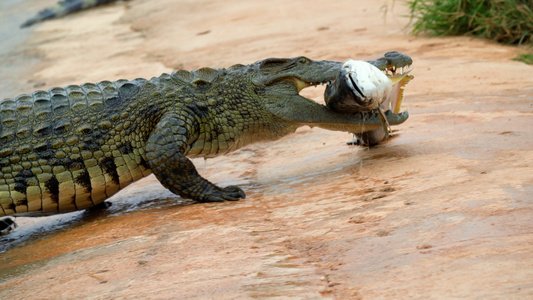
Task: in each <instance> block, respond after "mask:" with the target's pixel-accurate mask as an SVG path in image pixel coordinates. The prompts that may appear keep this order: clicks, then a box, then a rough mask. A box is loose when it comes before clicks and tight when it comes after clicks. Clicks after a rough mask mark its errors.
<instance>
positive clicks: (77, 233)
mask: <svg viewBox="0 0 533 300" xmlns="http://www.w3.org/2000/svg"><path fill="white" fill-rule="evenodd" d="M54 1H55V0H46V1H36V0H26V1H14V0H11V1H5V3H4V2H2V4H1V5H2V12H1V14H2V19H5V20H8V21H6V22H2V23H1V24H0V34H1V38H2V40H3V41H9V42H8V43H4V42H3V43H2V45H1V47H0V57H2V60H3V61H4V62H8V61H9V63H2V64H1V65H0V70H1V71H0V74H1V76H2V81H1V82H0V97H1V98H5V97H12V96H15V95H16V94H17V93H22V92H31V91H33V90H34V89H48V88H51V87H53V86H66V85H68V84H73V83H75V84H80V83H83V82H91V81H92V82H94V81H100V80H104V79H108V80H116V79H119V78H130V79H131V78H136V77H152V76H157V75H159V74H160V73H162V72H170V71H172V70H173V69H178V68H185V69H194V68H198V67H202V66H212V67H227V66H229V65H231V64H235V63H250V62H253V61H256V60H259V59H263V58H266V57H274V56H278V57H292V56H297V55H306V56H308V57H310V58H314V59H331V60H345V59H347V58H357V59H373V58H376V57H379V56H381V55H382V54H383V53H384V52H386V51H389V50H398V51H401V52H403V53H406V54H409V55H411V56H412V58H413V60H414V65H413V67H414V71H413V73H412V74H413V75H415V79H414V80H413V81H412V82H411V83H409V85H408V88H407V89H406V100H405V102H404V104H405V105H406V106H407V107H408V108H409V112H410V115H411V117H410V119H409V120H408V121H407V122H406V123H404V124H403V125H401V126H397V127H396V128H397V129H399V132H398V133H397V134H396V135H395V136H394V137H393V138H392V139H391V140H390V141H388V142H387V143H384V144H382V145H380V146H378V147H375V148H371V149H368V148H357V147H351V146H347V145H345V142H346V141H348V140H350V139H351V136H350V135H349V134H347V133H336V132H328V131H325V130H320V129H310V128H301V129H299V130H298V131H297V132H296V133H295V134H293V135H290V136H287V137H285V138H283V139H282V140H279V141H277V142H274V143H265V144H256V145H252V146H250V147H247V148H245V149H242V150H240V151H238V152H235V153H232V154H229V155H226V156H224V157H218V158H215V159H210V160H207V161H204V160H195V164H196V165H197V167H198V169H199V171H200V172H201V173H202V174H203V175H204V176H205V177H207V178H209V179H210V180H212V181H214V182H217V183H219V184H220V185H223V186H224V185H229V184H239V185H240V186H241V187H243V189H244V190H245V191H246V192H247V196H248V197H247V198H246V199H245V200H243V201H239V202H227V203H215V204H193V203H191V202H190V201H187V200H183V199H180V198H179V197H177V196H174V195H173V194H171V193H170V192H168V191H166V190H165V189H164V188H162V187H161V185H160V184H159V183H158V182H157V180H155V178H154V177H153V176H150V177H148V178H145V179H143V180H141V181H139V182H137V183H135V184H133V185H131V186H129V187H128V188H127V189H126V190H124V191H123V192H121V193H119V194H118V195H116V196H115V197H113V198H112V199H111V200H110V202H111V203H112V205H111V207H109V208H107V209H95V210H91V211H84V212H75V213H71V214H66V215H60V216H52V217H46V218H36V219H31V218H18V219H17V222H18V223H19V225H20V227H19V228H18V229H17V231H15V232H14V233H13V234H12V235H10V236H7V237H2V238H0V247H1V251H2V253H0V298H2V299H4V298H5V299H10V298H11V299H79V298H84V299H113V298H134V299H136V298H149V299H170V298H180V299H184V298H186V299H211V298H212V299H253V298H259V299H262V298H277V299H315V298H316V299H380V298H386V299H391V298H393V299H417V298H425V299H427V298H429V299H435V298H438V299H441V298H466V299H472V298H483V299H528V298H531V297H533V280H532V279H533V254H532V253H533V252H532V251H531V249H532V247H533V221H532V220H533V209H532V204H533V197H532V194H533V173H532V172H531V168H532V164H533V151H532V150H533V134H532V131H531V128H533V118H532V117H533V81H532V80H531V78H533V68H532V67H531V66H528V65H525V64H522V63H520V62H516V61H512V60H511V58H513V57H515V56H516V54H517V53H522V52H523V51H524V49H520V48H516V47H509V46H501V45H496V44H493V43H490V42H486V41H482V40H476V39H471V38H468V37H451V38H432V39H429V38H425V37H413V36H410V35H409V34H408V32H407V31H406V30H405V29H404V27H405V25H406V24H407V23H408V19H406V18H403V17H402V15H405V14H406V13H407V9H406V8H405V7H403V6H402V5H403V4H402V3H401V2H397V1H396V2H392V1H389V2H377V1H358V2H357V5H354V3H353V2H352V1H329V2H328V4H327V5H324V4H323V2H321V1H315V0H311V1H291V2H290V3H289V2H287V1H281V0H279V1H271V2H269V4H268V5H266V4H264V3H263V2H260V1H242V0H230V1H224V2H221V1H171V0H159V1H156V0H152V1H149V0H144V1H131V2H129V3H118V4H112V5H108V6H104V7H101V8H98V9H92V10H89V11H86V12H83V13H79V14H75V15H72V16H67V17H65V18H63V19H61V20H56V21H50V22H46V23H43V24H41V25H38V26H34V27H32V28H30V29H26V30H19V29H18V26H19V25H20V23H21V22H22V21H23V20H24V18H25V17H29V16H31V15H32V14H33V13H34V12H35V11H36V10H38V9H39V8H42V7H44V6H46V5H49V4H51V3H53V2H54ZM21 19H22V20H21ZM305 92H306V95H308V96H311V97H315V98H316V99H317V101H321V95H322V92H323V90H321V89H320V88H316V89H313V88H312V89H309V90H306V91H305Z"/></svg>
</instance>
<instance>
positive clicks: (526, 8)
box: [407, 0, 533, 46]
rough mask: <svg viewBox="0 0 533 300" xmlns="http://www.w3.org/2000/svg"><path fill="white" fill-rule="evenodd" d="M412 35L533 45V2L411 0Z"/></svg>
mask: <svg viewBox="0 0 533 300" xmlns="http://www.w3.org/2000/svg"><path fill="white" fill-rule="evenodd" d="M407 3H408V5H409V8H410V10H411V20H415V21H414V23H413V33H415V34H417V33H429V34H430V35H432V36H442V35H471V36H476V37H482V38H486V39H490V40H494V41H497V42H499V43H504V44H518V45H531V46H533V0H408V1H407Z"/></svg>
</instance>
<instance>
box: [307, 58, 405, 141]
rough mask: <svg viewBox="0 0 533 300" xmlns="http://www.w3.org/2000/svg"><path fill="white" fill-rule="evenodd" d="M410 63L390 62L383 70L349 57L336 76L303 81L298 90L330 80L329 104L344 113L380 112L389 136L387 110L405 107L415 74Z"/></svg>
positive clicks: (325, 95) (396, 110) (327, 88)
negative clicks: (391, 63)
mask: <svg viewBox="0 0 533 300" xmlns="http://www.w3.org/2000/svg"><path fill="white" fill-rule="evenodd" d="M410 67H411V66H410V65H403V66H402V65H400V66H393V65H387V66H386V67H385V68H384V69H383V70H380V69H379V68H377V67H375V66H374V65H372V64H370V63H368V62H366V61H361V60H352V59H349V60H347V61H346V62H344V63H343V65H342V67H341V69H340V70H339V72H338V74H337V76H336V78H335V79H333V80H330V81H328V82H324V83H312V82H311V83H303V82H302V83H300V84H298V85H299V87H298V90H301V89H303V88H305V87H308V86H317V85H319V84H320V85H323V84H326V90H325V91H324V101H325V102H326V106H327V107H328V108H330V109H332V110H334V111H336V112H340V113H343V114H358V113H360V114H376V113H377V114H379V115H380V118H381V121H382V124H383V129H384V131H385V137H386V138H388V133H389V131H391V130H390V125H389V123H388V121H387V118H386V117H385V111H386V110H391V111H392V112H393V113H395V114H397V113H400V111H401V105H402V101H403V93H404V89H405V86H406V85H407V83H409V81H411V80H412V79H413V78H414V76H412V75H409V73H410V72H411V71H412V69H411V68H410Z"/></svg>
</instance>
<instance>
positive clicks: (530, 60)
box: [513, 54, 533, 65]
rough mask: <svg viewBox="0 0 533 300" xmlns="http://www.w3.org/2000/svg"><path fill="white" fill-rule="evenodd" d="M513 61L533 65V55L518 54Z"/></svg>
mask: <svg viewBox="0 0 533 300" xmlns="http://www.w3.org/2000/svg"><path fill="white" fill-rule="evenodd" d="M513 60H517V61H521V62H523V63H526V64H528V65H533V54H518V55H517V56H516V57H515V58H513Z"/></svg>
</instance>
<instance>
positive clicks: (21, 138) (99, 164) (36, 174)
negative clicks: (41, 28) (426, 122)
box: [0, 52, 408, 230]
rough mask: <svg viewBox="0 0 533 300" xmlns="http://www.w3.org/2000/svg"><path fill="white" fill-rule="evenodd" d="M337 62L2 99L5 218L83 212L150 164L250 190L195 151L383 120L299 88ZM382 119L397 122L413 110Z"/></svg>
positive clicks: (208, 152)
mask: <svg viewBox="0 0 533 300" xmlns="http://www.w3.org/2000/svg"><path fill="white" fill-rule="evenodd" d="M405 57H406V56H405V55H403V54H400V53H398V52H389V53H387V54H386V55H385V56H384V57H382V58H379V59H377V60H373V61H370V62H369V63H370V64H372V65H374V66H376V67H378V68H379V69H380V70H382V71H387V70H388V69H391V68H398V67H401V66H403V65H399V64H403V63H404V61H405ZM342 65H343V63H342V62H335V61H324V60H323V61H316V60H311V59H309V58H306V57H303V56H301V57H296V58H268V59H265V60H261V61H258V62H255V63H253V64H251V65H234V66H231V67H229V68H226V69H211V68H201V69H198V70H194V71H184V70H180V71H176V72H173V73H172V74H162V75H161V76H159V77H154V78H151V79H149V80H146V79H134V80H129V81H128V80H118V81H115V82H111V81H101V82H98V83H85V84H82V85H70V86H67V87H64V88H57V87H56V88H52V89H49V90H46V91H44V90H41V91H36V92H33V93H31V94H24V95H20V96H18V97H14V98H8V99H4V100H1V101H0V216H7V215H14V216H40V215H49V214H56V213H65V212H70V211H75V210H82V209H86V208H89V207H92V206H95V205H98V204H100V203H102V202H103V201H104V200H106V199H108V198H109V197H111V196H112V195H114V194H115V193H117V192H118V191H119V190H121V189H122V188H124V187H126V186H127V185H128V184H130V183H132V182H134V181H136V180H138V179H140V178H142V177H145V176H147V175H149V174H151V173H153V174H154V175H155V176H156V178H157V179H158V180H159V181H160V182H161V184H162V185H163V186H164V187H165V188H167V189H169V190H170V191H171V192H173V193H175V194H177V195H180V196H182V197H185V198H190V199H193V200H195V201H198V202H216V201H225V200H230V201H235V200H239V199H242V198H245V193H244V192H243V190H242V189H241V188H239V187H237V186H227V187H219V186H217V185H215V184H213V183H211V182H210V181H208V180H207V179H205V178H203V177H202V176H200V175H199V174H198V172H197V171H196V168H195V166H194V165H193V163H192V162H191V161H190V160H189V158H188V157H213V156H216V155H221V154H224V153H228V152H230V151H233V150H236V149H238V148H241V147H243V146H245V145H248V144H250V143H253V142H258V141H268V140H276V139H279V138H281V137H283V136H285V135H287V134H289V133H292V132H294V131H295V130H296V129H297V128H298V127H300V126H304V125H307V126H310V127H320V128H324V129H328V130H335V131H344V132H350V133H362V132H365V131H370V130H373V129H376V128H381V127H382V119H381V117H380V114H378V113H376V111H375V110H370V111H364V110H363V111H359V112H356V113H352V114H345V113H340V112H337V111H334V110H332V109H330V108H328V107H326V106H325V105H322V104H318V103H317V102H314V101H312V100H310V99H307V98H305V97H303V96H301V95H300V94H299V92H300V91H301V90H302V89H304V88H306V87H310V86H316V85H319V84H332V81H334V80H335V79H336V76H337V73H338V72H339V71H340V70H341V68H342ZM356 84H357V82H356ZM384 116H385V117H386V119H387V122H388V123H389V124H390V125H397V124H401V123H403V122H404V121H405V120H407V118H408V113H407V112H399V113H393V112H391V111H387V112H385V113H384ZM0 223H1V222H0ZM4 223H5V224H7V225H4V226H5V227H9V224H11V223H10V222H7V223H6V222H4ZM4 223H1V224H4ZM1 224H0V226H1ZM11 227H12V226H11ZM0 230H1V228H0Z"/></svg>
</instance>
